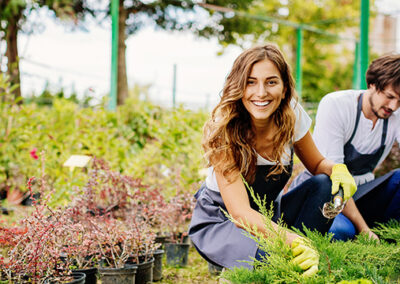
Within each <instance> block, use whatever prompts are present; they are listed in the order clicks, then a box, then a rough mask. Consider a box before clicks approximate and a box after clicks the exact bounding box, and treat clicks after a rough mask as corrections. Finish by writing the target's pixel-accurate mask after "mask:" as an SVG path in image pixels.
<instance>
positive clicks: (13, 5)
mask: <svg viewBox="0 0 400 284" xmlns="http://www.w3.org/2000/svg"><path fill="white" fill-rule="evenodd" d="M42 7H47V8H48V9H49V10H50V11H52V12H53V13H54V15H55V16H56V17H58V18H61V19H68V20H72V21H73V22H74V23H77V22H78V20H79V19H82V18H83V17H84V16H85V14H86V13H87V12H90V10H89V9H88V8H87V5H86V2H85V0H32V1H29V0H2V1H1V2H0V42H2V41H5V42H6V52H5V56H6V58H7V69H6V72H7V73H8V75H9V77H10V81H11V83H12V84H13V85H16V86H17V87H16V88H15V89H14V95H15V98H21V88H20V72H19V56H18V33H19V31H20V30H21V29H22V27H23V25H24V24H25V22H26V16H27V15H29V13H30V12H31V11H32V10H35V9H40V8H42ZM0 68H1V60H0ZM0 71H1V72H4V71H3V70H0Z"/></svg>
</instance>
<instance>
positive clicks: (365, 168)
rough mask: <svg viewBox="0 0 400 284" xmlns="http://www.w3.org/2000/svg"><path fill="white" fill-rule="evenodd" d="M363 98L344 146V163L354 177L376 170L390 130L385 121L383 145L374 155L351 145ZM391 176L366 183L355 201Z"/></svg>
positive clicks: (354, 196)
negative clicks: (363, 152)
mask: <svg viewBox="0 0 400 284" xmlns="http://www.w3.org/2000/svg"><path fill="white" fill-rule="evenodd" d="M362 98H363V94H361V95H360V97H359V98H358V104H357V117H356V124H355V126H354V130H353V133H352V134H351V137H350V139H349V141H347V142H346V144H345V145H344V163H345V164H346V166H347V168H348V170H349V172H350V173H351V174H352V175H363V174H366V173H369V172H372V171H373V170H374V169H375V167H376V165H377V164H378V162H379V160H380V158H381V157H382V155H383V152H384V151H385V141H386V134H387V128H388V119H385V120H384V121H383V129H382V137H381V145H380V146H379V147H378V148H377V149H375V150H374V151H373V152H372V153H370V154H361V153H360V152H358V151H357V150H356V148H355V147H354V146H353V145H352V144H351V142H352V141H353V138H354V136H355V134H356V132H357V127H358V123H359V121H360V116H361V111H362ZM390 176H391V175H389V176H387V175H385V177H386V178H385V179H382V178H380V179H379V180H378V181H375V182H374V183H366V184H364V185H361V186H359V187H358V190H357V191H356V193H355V194H354V195H353V199H354V200H357V199H359V198H361V197H362V196H364V195H365V194H367V193H368V192H370V191H371V190H372V189H374V188H375V187H376V186H377V185H379V184H380V183H382V182H384V181H386V180H387V179H388V178H390ZM377 182H379V184H376V183H377Z"/></svg>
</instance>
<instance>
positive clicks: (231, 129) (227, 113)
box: [202, 44, 297, 184]
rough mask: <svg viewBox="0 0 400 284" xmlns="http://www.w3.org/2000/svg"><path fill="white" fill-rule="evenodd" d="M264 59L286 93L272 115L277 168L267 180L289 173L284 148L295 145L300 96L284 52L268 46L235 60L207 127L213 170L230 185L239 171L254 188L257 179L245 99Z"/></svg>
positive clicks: (207, 149)
mask: <svg viewBox="0 0 400 284" xmlns="http://www.w3.org/2000/svg"><path fill="white" fill-rule="evenodd" d="M264 59H269V60H271V61H272V62H273V63H274V64H275V66H276V67H277V69H278V70H279V72H280V75H281V79H282V81H283V84H284V87H285V90H286V93H285V96H284V97H283V99H282V101H281V103H280V105H279V107H278V108H277V110H276V111H275V112H274V113H273V114H272V115H271V119H273V121H274V123H275V124H276V126H277V127H278V129H279V131H278V133H276V135H274V140H273V147H274V151H273V155H272V157H270V160H272V161H275V162H276V166H274V167H273V169H272V171H271V172H270V173H269V174H268V175H267V177H269V176H270V175H275V174H280V173H282V172H283V171H284V170H285V168H284V165H283V164H282V162H281V161H282V158H283V156H284V155H285V151H284V147H285V145H286V144H287V143H291V141H292V138H293V135H294V125H295V120H296V118H295V114H294V111H293V109H292V107H291V106H290V103H291V101H292V100H293V99H294V100H295V101H296V103H297V95H296V93H295V90H294V80H293V77H292V75H291V71H290V67H289V64H288V63H287V62H286V60H285V58H284V56H283V54H282V52H281V51H280V50H279V48H278V47H276V46H275V45H273V44H266V45H263V46H257V47H253V48H250V49H248V50H246V51H244V52H243V53H242V54H241V55H239V57H238V58H237V59H236V60H235V62H234V63H233V66H232V70H231V72H230V73H229V75H228V77H227V78H226V80H225V84H224V88H223V91H222V97H221V100H220V102H219V103H218V105H217V106H216V107H215V108H214V110H213V111H212V114H211V118H210V120H208V121H207V122H206V124H205V126H204V135H203V142H202V146H203V149H204V151H205V156H206V159H207V160H208V162H209V166H213V167H214V169H215V170H218V171H220V172H222V174H223V175H224V177H225V178H226V179H227V180H228V181H230V180H231V177H232V174H233V173H234V172H235V171H239V172H240V173H241V174H242V176H243V177H244V178H245V179H246V181H247V182H249V183H250V184H251V183H253V182H254V179H255V173H256V163H257V153H256V151H255V150H254V144H255V133H254V131H253V127H252V121H251V118H250V115H249V113H248V111H247V110H246V108H245V107H244V105H243V103H242V98H243V96H244V92H245V89H246V85H247V80H248V77H249V76H250V73H251V71H252V68H253V65H254V64H255V63H257V62H259V61H262V60H264ZM267 177H266V178H267Z"/></svg>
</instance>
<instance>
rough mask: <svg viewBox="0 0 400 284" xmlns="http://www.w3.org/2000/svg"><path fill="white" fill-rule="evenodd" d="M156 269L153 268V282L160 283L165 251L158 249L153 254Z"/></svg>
mask: <svg viewBox="0 0 400 284" xmlns="http://www.w3.org/2000/svg"><path fill="white" fill-rule="evenodd" d="M153 256H154V267H153V281H160V280H161V278H162V259H163V256H164V250H162V249H158V250H156V251H155V252H154V253H153Z"/></svg>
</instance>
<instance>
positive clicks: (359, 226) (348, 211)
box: [342, 198, 379, 240]
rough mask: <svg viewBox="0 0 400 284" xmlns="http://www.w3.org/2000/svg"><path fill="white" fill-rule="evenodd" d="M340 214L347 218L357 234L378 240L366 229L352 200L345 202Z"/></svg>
mask: <svg viewBox="0 0 400 284" xmlns="http://www.w3.org/2000/svg"><path fill="white" fill-rule="evenodd" d="M342 213H343V215H344V216H346V217H347V218H349V220H350V221H351V222H352V223H353V225H354V227H355V228H356V230H357V231H358V233H360V234H361V233H365V234H368V236H369V237H370V238H373V239H377V240H379V237H378V236H377V235H376V234H375V233H374V232H372V231H371V229H370V228H369V227H368V225H367V223H366V222H365V220H364V218H363V217H362V215H361V213H360V211H359V210H358V208H357V206H356V203H355V202H354V199H353V198H350V199H349V200H348V201H347V203H346V206H345V207H344V209H343V212H342Z"/></svg>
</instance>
